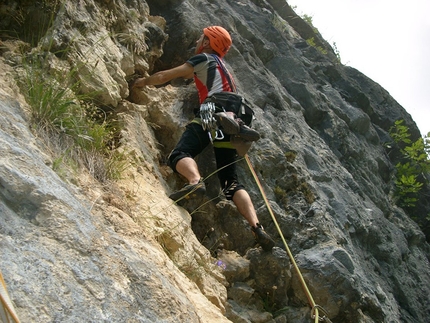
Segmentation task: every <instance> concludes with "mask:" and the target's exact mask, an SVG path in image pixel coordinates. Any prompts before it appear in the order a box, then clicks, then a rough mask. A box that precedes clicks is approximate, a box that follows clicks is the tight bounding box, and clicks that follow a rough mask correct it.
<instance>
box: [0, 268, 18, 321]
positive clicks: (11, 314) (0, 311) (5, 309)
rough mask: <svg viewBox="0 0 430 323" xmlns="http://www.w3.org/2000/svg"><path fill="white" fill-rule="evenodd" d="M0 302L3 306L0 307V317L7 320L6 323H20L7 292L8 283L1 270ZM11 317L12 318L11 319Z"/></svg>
mask: <svg viewBox="0 0 430 323" xmlns="http://www.w3.org/2000/svg"><path fill="white" fill-rule="evenodd" d="M0 303H1V305H2V307H1V308H0V318H3V320H5V323H9V322H15V323H19V319H18V316H17V315H16V313H15V309H14V308H13V305H12V302H11V301H10V298H9V294H8V293H7V289H6V283H5V281H4V279H3V275H2V273H1V272H0ZM9 318H12V320H10V319H9Z"/></svg>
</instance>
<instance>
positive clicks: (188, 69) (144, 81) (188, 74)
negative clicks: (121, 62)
mask: <svg viewBox="0 0 430 323" xmlns="http://www.w3.org/2000/svg"><path fill="white" fill-rule="evenodd" d="M193 75H194V68H193V67H192V66H191V65H190V64H189V63H184V64H182V65H180V66H177V67H174V68H172V69H169V70H165V71H160V72H157V73H155V74H152V75H151V76H149V77H142V78H138V79H137V80H136V81H135V82H134V84H133V88H142V87H145V86H147V85H161V84H164V83H167V82H169V81H171V80H173V79H175V78H178V77H183V78H192V77H193Z"/></svg>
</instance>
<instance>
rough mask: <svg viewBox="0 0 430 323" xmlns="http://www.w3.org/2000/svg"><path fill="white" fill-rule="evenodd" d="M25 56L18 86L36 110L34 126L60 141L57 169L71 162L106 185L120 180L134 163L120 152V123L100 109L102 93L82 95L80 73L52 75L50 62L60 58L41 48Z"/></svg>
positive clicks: (32, 109) (70, 72)
mask: <svg viewBox="0 0 430 323" xmlns="http://www.w3.org/2000/svg"><path fill="white" fill-rule="evenodd" d="M23 57H24V58H23V60H22V66H21V69H20V70H21V72H20V73H18V83H19V85H20V88H21V91H22V93H23V94H24V96H25V98H26V101H27V102H28V104H29V106H30V107H31V124H32V127H33V128H35V130H36V131H38V132H43V133H45V134H47V135H45V136H43V137H44V138H45V139H46V140H50V141H52V142H56V143H57V145H56V146H57V153H59V154H61V157H60V158H57V159H56V163H55V169H57V170H59V169H60V167H59V166H60V165H59V163H60V162H64V161H67V160H69V159H71V160H72V161H73V162H75V163H78V164H83V165H84V166H85V167H86V168H87V169H88V170H89V172H90V173H91V175H93V176H94V177H95V178H96V179H97V180H99V181H100V182H105V181H107V180H109V179H118V178H119V177H120V176H121V173H122V172H123V171H124V170H125V169H126V168H127V166H128V162H127V158H126V156H125V153H124V152H118V151H117V150H116V149H115V148H116V146H117V144H116V142H117V137H118V133H119V129H118V127H117V126H116V125H117V122H116V120H115V118H112V116H109V115H108V114H107V113H106V112H105V111H104V110H103V109H101V108H100V107H98V106H97V104H96V101H95V100H94V97H95V96H96V94H97V93H90V94H80V92H79V88H80V83H79V81H74V80H75V78H74V74H75V73H76V69H73V70H68V71H65V72H64V73H62V74H61V73H60V74H61V75H56V74H58V73H50V70H49V68H47V66H49V65H50V64H49V63H48V61H54V60H57V58H56V57H55V55H54V54H52V53H50V52H37V51H36V50H35V51H34V52H32V53H30V54H23ZM59 142H62V143H61V144H58V143H59ZM63 150H64V151H65V152H63ZM67 157H69V158H67Z"/></svg>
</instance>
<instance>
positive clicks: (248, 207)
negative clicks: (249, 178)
mask: <svg viewBox="0 0 430 323" xmlns="http://www.w3.org/2000/svg"><path fill="white" fill-rule="evenodd" d="M231 44H232V41H231V37H230V34H229V33H228V31H227V30H225V29H224V28H223V27H220V26H211V27H207V28H204V29H203V33H202V35H201V37H200V38H199V39H198V40H197V42H196V48H195V55H194V56H193V57H191V58H190V59H189V60H188V61H186V62H185V63H184V64H182V65H180V66H177V67H175V68H172V69H169V70H164V71H160V72H157V73H155V74H153V75H151V76H149V77H143V78H138V79H136V81H135V82H134V83H133V85H132V90H133V89H139V88H143V87H145V86H147V85H162V84H164V83H166V82H168V81H170V80H172V79H175V78H179V77H183V78H194V81H195V85H196V87H197V90H198V93H199V100H200V104H201V107H202V106H203V104H204V103H205V102H208V101H210V97H211V96H212V95H214V94H215V93H221V92H234V90H235V87H234V83H233V79H232V77H231V75H230V73H229V72H228V70H227V69H226V67H225V65H224V63H223V61H222V58H223V57H224V55H225V54H226V53H227V52H228V50H229V49H230V46H231ZM200 109H202V108H200ZM195 113H196V118H195V119H194V120H193V121H192V122H190V123H189V124H188V125H187V126H186V130H185V132H184V133H183V134H182V137H181V138H180V140H179V142H178V143H177V145H176V147H175V148H174V149H173V151H172V152H171V153H170V155H169V166H170V167H171V168H172V169H173V170H174V171H175V172H177V173H179V174H181V175H182V176H184V177H185V178H186V179H187V181H188V184H187V185H185V186H184V187H183V188H182V189H180V190H179V191H177V192H174V193H173V194H171V195H170V196H169V197H170V198H171V199H172V200H174V201H177V200H179V199H181V198H183V197H184V196H189V195H191V196H193V197H196V196H203V195H205V193H206V187H205V183H204V182H203V180H202V177H201V175H200V172H199V169H198V166H197V163H196V162H195V160H194V158H195V157H196V156H197V155H198V154H199V153H201V152H202V151H203V149H204V148H205V147H206V146H207V145H209V144H210V143H211V141H213V146H214V153H215V160H216V164H217V167H218V169H219V171H218V172H217V174H218V178H219V180H220V184H221V188H222V190H223V193H224V195H225V197H226V198H227V200H232V201H233V203H234V204H235V205H236V207H237V209H238V211H239V213H240V214H241V215H242V216H243V217H244V218H245V219H246V220H247V221H248V223H249V224H250V225H251V229H252V232H253V234H254V237H255V240H256V241H257V242H258V243H259V244H260V245H261V246H262V248H263V249H264V250H266V251H270V250H271V249H272V248H273V246H274V241H273V239H272V238H271V237H270V236H269V235H268V234H267V233H266V232H265V230H264V228H263V226H262V225H261V224H260V223H259V220H258V218H257V214H256V212H255V209H254V205H253V203H252V201H251V198H250V196H249V194H248V192H247V191H246V190H245V188H244V186H243V185H242V184H240V183H239V182H238V178H237V173H236V163H235V160H236V157H237V151H236V150H235V149H234V148H233V147H232V146H231V144H230V136H237V137H241V138H243V139H244V140H246V141H256V140H258V139H259V138H260V135H259V133H258V132H257V131H255V130H253V129H251V128H249V127H248V126H247V125H245V124H244V123H243V122H241V120H240V119H235V116H233V117H232V113H229V111H219V112H216V113H215V114H213V117H214V119H215V120H216V121H217V124H218V125H219V129H220V130H221V132H222V135H221V136H219V138H218V137H215V139H212V136H211V135H210V131H209V133H208V130H205V129H204V127H203V126H202V118H201V116H200V110H199V109H196V110H195Z"/></svg>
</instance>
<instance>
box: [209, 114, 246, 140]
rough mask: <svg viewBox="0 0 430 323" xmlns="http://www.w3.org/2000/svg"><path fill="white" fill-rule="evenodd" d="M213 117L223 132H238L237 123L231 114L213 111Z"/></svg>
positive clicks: (234, 133)
mask: <svg viewBox="0 0 430 323" xmlns="http://www.w3.org/2000/svg"><path fill="white" fill-rule="evenodd" d="M213 117H214V118H215V120H216V121H217V125H218V126H219V127H220V128H221V130H222V131H223V132H225V133H226V134H228V135H236V134H238V133H239V130H240V127H239V123H237V121H236V120H234V117H233V116H230V115H228V113H226V112H217V113H214V115H213Z"/></svg>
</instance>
